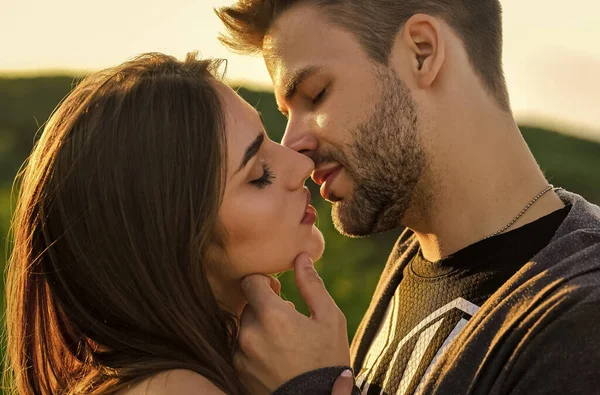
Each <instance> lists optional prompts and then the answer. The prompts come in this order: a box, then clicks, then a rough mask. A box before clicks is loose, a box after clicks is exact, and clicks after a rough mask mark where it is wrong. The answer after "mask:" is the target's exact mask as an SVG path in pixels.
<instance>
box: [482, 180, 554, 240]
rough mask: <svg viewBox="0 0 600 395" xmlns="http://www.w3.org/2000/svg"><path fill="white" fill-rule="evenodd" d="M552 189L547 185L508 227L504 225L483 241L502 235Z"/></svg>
mask: <svg viewBox="0 0 600 395" xmlns="http://www.w3.org/2000/svg"><path fill="white" fill-rule="evenodd" d="M552 188H554V185H552V184H550V185H548V186H547V187H546V188H545V189H544V190H543V191H542V192H540V193H539V194H538V195H537V196H536V197H534V198H533V200H532V201H531V202H529V203H527V205H526V206H525V208H524V209H523V210H522V211H521V212H520V213H519V215H517V216H516V217H515V218H514V219H513V220H512V221H510V222H509V223H508V225H506V226H505V227H504V228H502V229H500V230H499V231H497V232H496V233H494V234H491V235H489V236H488V237H486V238H484V239H483V240H485V239H489V238H490V237H494V236H498V235H499V234H500V233H503V232H504V231H505V230H506V229H508V228H510V227H511V226H512V225H513V224H514V223H515V222H517V220H518V219H519V218H521V217H522V216H523V214H525V212H526V211H527V210H529V207H531V206H533V203H535V202H536V201H537V200H538V199H539V198H541V197H542V196H544V194H546V192H549V191H551V190H552Z"/></svg>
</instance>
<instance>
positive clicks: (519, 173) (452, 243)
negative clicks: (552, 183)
mask: <svg viewBox="0 0 600 395" xmlns="http://www.w3.org/2000/svg"><path fill="white" fill-rule="evenodd" d="M469 121H470V122H468V123H467V122H464V120H460V121H459V122H456V121H455V122H454V123H453V122H452V119H445V120H443V122H439V123H438V124H439V125H444V128H443V129H444V130H439V131H436V132H437V135H439V136H451V137H450V138H440V139H439V140H438V141H435V142H433V143H432V146H431V147H430V148H433V150H432V151H430V152H437V153H441V154H440V155H436V157H434V158H431V161H430V167H429V168H428V169H427V171H425V174H424V175H423V177H422V182H421V184H420V185H419V186H418V188H417V193H416V194H415V196H414V202H413V203H414V204H413V205H412V208H411V210H410V212H409V213H407V215H406V217H405V221H404V222H405V224H406V226H408V227H409V228H410V229H412V230H413V231H414V232H415V234H416V236H417V238H418V240H419V242H420V245H421V249H422V251H423V255H424V257H425V258H426V259H428V260H430V261H437V260H439V259H441V258H444V257H446V256H448V255H451V254H454V253H455V252H457V251H459V250H461V249H463V248H465V247H467V246H469V245H471V244H474V243H476V242H478V241H480V240H482V239H484V238H485V237H486V236H489V235H491V234H494V233H495V232H497V231H499V230H500V229H502V228H503V227H505V226H506V225H507V224H508V223H509V222H510V221H511V220H513V219H514V218H515V217H516V216H517V215H518V214H519V213H520V212H521V211H522V210H523V209H524V208H525V206H526V205H527V204H528V203H529V202H531V201H532V199H533V198H534V197H535V196H536V195H538V194H539V193H540V192H541V191H542V190H544V188H546V187H547V186H548V182H547V181H546V179H545V177H544V175H543V174H542V172H541V171H540V169H539V167H538V165H537V163H536V161H535V159H534V158H533V155H532V154H531V151H530V150H529V148H528V147H527V145H526V143H525V141H524V140H523V138H522V136H521V134H520V132H519V130H518V127H517V125H516V124H515V122H514V121H513V120H512V117H510V116H509V115H508V114H487V115H486V116H475V117H473V118H472V119H470V120H469ZM465 124H466V125H468V126H467V127H465ZM459 128H460V129H459ZM449 131H452V133H449ZM419 200H421V201H420V202H419ZM563 206H564V205H563V203H562V201H561V200H560V198H559V197H558V196H557V195H556V193H554V191H549V192H547V193H546V194H544V195H543V196H542V197H540V198H539V199H538V200H537V201H536V202H535V203H534V204H533V205H532V206H531V207H530V208H529V209H528V210H527V211H526V212H525V213H524V214H523V215H522V216H521V217H520V218H519V219H518V220H517V221H516V222H515V223H514V224H513V225H512V226H511V227H510V228H508V229H507V230H506V231H511V230H513V229H516V228H518V227H520V226H523V225H525V224H528V223H530V222H533V221H535V220H537V219H538V218H541V217H543V216H545V215H547V214H549V213H551V212H553V211H555V210H557V209H559V208H561V207H563Z"/></svg>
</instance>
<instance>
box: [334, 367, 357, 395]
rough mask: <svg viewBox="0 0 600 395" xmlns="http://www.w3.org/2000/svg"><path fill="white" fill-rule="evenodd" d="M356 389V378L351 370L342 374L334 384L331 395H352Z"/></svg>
mask: <svg viewBox="0 0 600 395" xmlns="http://www.w3.org/2000/svg"><path fill="white" fill-rule="evenodd" d="M353 389H354V377H353V375H352V371H351V370H350V369H346V370H344V371H343V372H342V374H340V376H339V377H338V378H337V380H335V384H333V390H332V391H331V395H351V394H352V390H353Z"/></svg>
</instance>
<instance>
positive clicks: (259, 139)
mask: <svg viewBox="0 0 600 395" xmlns="http://www.w3.org/2000/svg"><path fill="white" fill-rule="evenodd" d="M264 140H265V134H264V133H261V134H259V135H258V136H256V138H255V139H254V141H253V142H252V143H250V145H249V146H248V148H246V152H244V157H243V158H242V163H240V167H239V168H238V169H237V170H236V173H237V172H238V171H240V170H242V169H243V168H244V166H246V165H247V164H248V162H250V159H252V158H253V157H254V156H255V155H256V154H257V153H258V151H260V146H261V145H262V143H263V141H264Z"/></svg>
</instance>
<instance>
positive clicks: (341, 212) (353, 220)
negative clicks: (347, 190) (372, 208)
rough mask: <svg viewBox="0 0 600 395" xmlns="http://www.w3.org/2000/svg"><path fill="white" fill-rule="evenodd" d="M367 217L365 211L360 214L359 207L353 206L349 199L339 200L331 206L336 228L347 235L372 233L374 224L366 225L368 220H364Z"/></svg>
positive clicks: (364, 235)
mask: <svg viewBox="0 0 600 395" xmlns="http://www.w3.org/2000/svg"><path fill="white" fill-rule="evenodd" d="M357 214H358V215H357ZM366 217H367V216H366V215H365V213H362V214H360V211H359V209H358V208H356V207H353V206H352V203H350V202H349V201H348V200H338V201H336V202H334V203H333V206H332V208H331V218H332V220H333V225H334V226H335V229H336V230H337V231H338V232H339V233H340V234H342V235H344V236H346V237H352V238H361V237H366V236H369V235H370V234H372V233H373V231H372V229H371V228H372V226H370V225H366V222H368V221H364V220H365V219H367V218H366Z"/></svg>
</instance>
